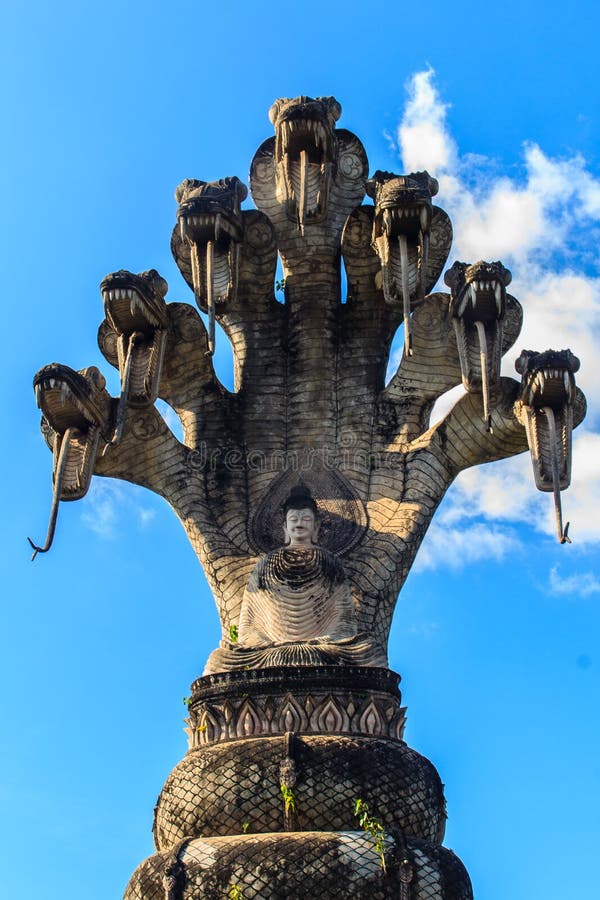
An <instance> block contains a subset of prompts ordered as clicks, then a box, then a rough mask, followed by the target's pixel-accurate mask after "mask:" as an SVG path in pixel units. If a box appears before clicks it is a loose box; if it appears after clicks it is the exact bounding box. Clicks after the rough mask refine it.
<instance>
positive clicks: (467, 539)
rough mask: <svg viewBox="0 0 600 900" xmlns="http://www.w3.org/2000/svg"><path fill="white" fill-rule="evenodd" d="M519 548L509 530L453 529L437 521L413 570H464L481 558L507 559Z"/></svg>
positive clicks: (493, 527) (490, 527) (491, 527)
mask: <svg viewBox="0 0 600 900" xmlns="http://www.w3.org/2000/svg"><path fill="white" fill-rule="evenodd" d="M518 546H519V542H518V541H517V539H516V538H515V536H514V535H513V534H512V533H511V532H510V531H509V530H508V529H506V528H502V527H500V526H497V525H487V524H485V523H482V522H476V523H474V524H472V525H467V526H466V527H465V526H461V527H459V528H453V527H451V526H449V525H448V524H447V523H446V522H444V521H443V520H441V519H434V521H433V522H432V523H431V525H430V527H429V531H428V532H427V534H426V535H425V539H424V540H423V543H422V544H421V547H420V549H419V553H418V555H417V558H416V559H415V563H414V565H413V571H415V572H423V571H424V570H426V569H437V568H445V567H447V568H450V569H462V568H464V567H465V566H467V565H469V564H470V563H474V562H478V561H479V560H480V559H486V560H490V559H494V560H496V561H499V560H501V559H504V557H505V556H506V555H507V553H510V552H514V551H515V550H516V548H517V547H518Z"/></svg>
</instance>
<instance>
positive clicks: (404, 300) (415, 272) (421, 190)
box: [367, 170, 439, 355]
mask: <svg viewBox="0 0 600 900" xmlns="http://www.w3.org/2000/svg"><path fill="white" fill-rule="evenodd" d="M438 187H439V186H438V183H437V181H436V180H435V178H432V177H431V176H430V175H429V173H428V172H412V173H411V174H410V175H395V174H394V173H393V172H382V171H380V170H378V171H377V172H375V174H374V175H373V177H372V178H370V179H369V180H368V181H367V194H368V195H369V197H372V198H373V200H374V201H375V211H374V215H373V236H372V244H373V248H374V250H375V252H376V253H377V256H378V257H379V261H380V263H381V283H382V287H383V296H384V298H385V300H386V302H387V303H389V304H390V305H394V304H397V303H401V304H402V308H403V314H404V349H405V353H406V354H407V355H409V354H411V353H412V341H411V334H410V312H411V301H415V300H422V299H423V297H424V296H425V282H426V276H427V263H428V259H429V242H430V233H431V220H432V216H433V205H432V203H431V198H432V197H433V196H434V195H435V194H437V192H438Z"/></svg>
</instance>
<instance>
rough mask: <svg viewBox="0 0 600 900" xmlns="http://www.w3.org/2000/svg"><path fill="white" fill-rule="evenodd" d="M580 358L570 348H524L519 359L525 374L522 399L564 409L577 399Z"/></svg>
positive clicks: (537, 405)
mask: <svg viewBox="0 0 600 900" xmlns="http://www.w3.org/2000/svg"><path fill="white" fill-rule="evenodd" d="M579 365H580V363H579V360H578V359H577V357H576V356H575V354H574V353H571V351H570V350H545V351H544V352H543V353H536V352H535V351H534V350H522V351H521V355H520V356H519V358H518V360H517V361H516V363H515V369H516V370H517V372H518V373H519V375H520V376H521V391H520V399H521V402H522V403H523V404H524V405H525V406H531V407H533V408H536V409H541V408H543V407H550V409H553V410H555V411H556V410H560V409H562V407H563V406H565V405H566V404H568V403H572V402H573V398H574V396H575V372H577V371H578V370H579Z"/></svg>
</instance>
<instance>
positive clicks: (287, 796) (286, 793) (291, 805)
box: [279, 784, 296, 813]
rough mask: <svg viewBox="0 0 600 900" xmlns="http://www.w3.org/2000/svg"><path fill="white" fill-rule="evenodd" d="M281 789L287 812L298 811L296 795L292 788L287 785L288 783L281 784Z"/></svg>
mask: <svg viewBox="0 0 600 900" xmlns="http://www.w3.org/2000/svg"><path fill="white" fill-rule="evenodd" d="M279 790H280V791H281V796H282V797H283V803H284V806H285V811H286V813H290V812H293V813H295V812H296V796H295V794H294V792H293V790H292V789H291V788H289V787H288V786H287V784H280V785H279Z"/></svg>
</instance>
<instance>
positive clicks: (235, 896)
mask: <svg viewBox="0 0 600 900" xmlns="http://www.w3.org/2000/svg"><path fill="white" fill-rule="evenodd" d="M227 896H228V897H229V900H244V895H243V893H242V889H241V887H240V886H239V884H232V885H231V887H230V888H229V893H228V894H227Z"/></svg>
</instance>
